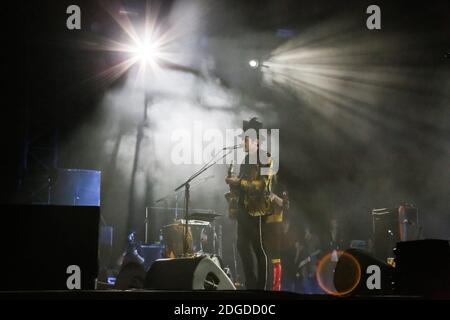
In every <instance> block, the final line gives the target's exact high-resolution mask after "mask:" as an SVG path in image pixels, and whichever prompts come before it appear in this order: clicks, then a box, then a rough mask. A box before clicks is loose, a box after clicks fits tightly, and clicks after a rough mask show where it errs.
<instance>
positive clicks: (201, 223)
mask: <svg viewBox="0 0 450 320" xmlns="http://www.w3.org/2000/svg"><path fill="white" fill-rule="evenodd" d="M175 224H177V225H186V220H185V219H178V220H177V221H176V223H175ZM209 224H210V223H209V222H208V221H204V220H196V219H189V221H188V225H190V226H209Z"/></svg>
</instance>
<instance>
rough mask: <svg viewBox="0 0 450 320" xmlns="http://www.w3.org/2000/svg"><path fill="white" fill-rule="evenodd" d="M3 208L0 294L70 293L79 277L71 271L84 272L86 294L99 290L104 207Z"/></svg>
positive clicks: (0, 229) (12, 206)
mask: <svg viewBox="0 0 450 320" xmlns="http://www.w3.org/2000/svg"><path fill="white" fill-rule="evenodd" d="M0 208H1V213H2V218H1V219H2V222H1V224H0V249H1V255H2V261H1V263H0V276H1V281H0V290H4V291H14V290H67V289H68V287H67V282H68V278H69V277H70V276H71V275H74V274H75V273H76V272H77V271H75V272H74V271H70V270H69V271H68V267H69V266H78V267H79V271H80V273H79V274H80V278H79V280H80V284H81V289H95V279H96V277H97V272H98V262H97V255H98V235H99V216H100V208H99V207H89V206H79V207H66V206H41V205H33V206H32V205H1V206H0ZM68 272H69V273H68ZM69 283H70V281H69ZM75 283H76V282H75Z"/></svg>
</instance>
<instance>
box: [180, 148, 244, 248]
mask: <svg viewBox="0 0 450 320" xmlns="http://www.w3.org/2000/svg"><path fill="white" fill-rule="evenodd" d="M234 149H236V148H235V147H232V148H223V149H222V151H224V150H229V151H228V152H227V153H225V154H224V155H223V156H222V157H220V158H219V159H217V160H214V158H213V160H214V161H212V160H211V161H210V162H208V163H206V164H205V165H204V166H203V167H201V168H200V170H198V171H197V172H195V173H194V174H193V175H192V176H190V177H189V178H188V179H187V180H186V181H185V182H183V183H182V184H181V185H180V186H178V187H177V188H176V189H175V190H174V191H175V192H177V191H178V190H180V189H181V188H184V222H185V225H184V234H183V256H184V257H187V253H188V252H187V251H188V249H189V244H188V232H189V196H190V193H189V191H190V186H191V182H192V181H193V180H194V179H195V178H197V177H198V176H199V175H201V174H202V173H203V172H205V171H206V170H208V169H209V168H211V167H212V166H213V165H215V164H216V163H217V162H219V161H220V160H222V159H223V158H225V157H226V156H228V155H229V154H230V153H232V152H233V150H234Z"/></svg>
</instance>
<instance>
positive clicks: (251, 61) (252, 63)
mask: <svg viewBox="0 0 450 320" xmlns="http://www.w3.org/2000/svg"><path fill="white" fill-rule="evenodd" d="M248 64H249V65H250V67H251V68H253V69H256V68H258V66H259V62H258V60H255V59H252V60H250V61H249V62H248Z"/></svg>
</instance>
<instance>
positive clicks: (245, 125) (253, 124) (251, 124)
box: [239, 117, 265, 140]
mask: <svg viewBox="0 0 450 320" xmlns="http://www.w3.org/2000/svg"><path fill="white" fill-rule="evenodd" d="M250 129H253V130H255V131H256V137H257V138H258V139H260V140H265V138H264V136H259V130H260V129H263V124H262V122H260V121H258V118H257V117H253V118H251V119H250V120H248V121H247V120H244V121H243V122H242V130H243V131H244V132H242V133H241V134H240V135H239V137H241V138H243V137H245V136H246V134H245V132H246V131H247V130H250Z"/></svg>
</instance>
